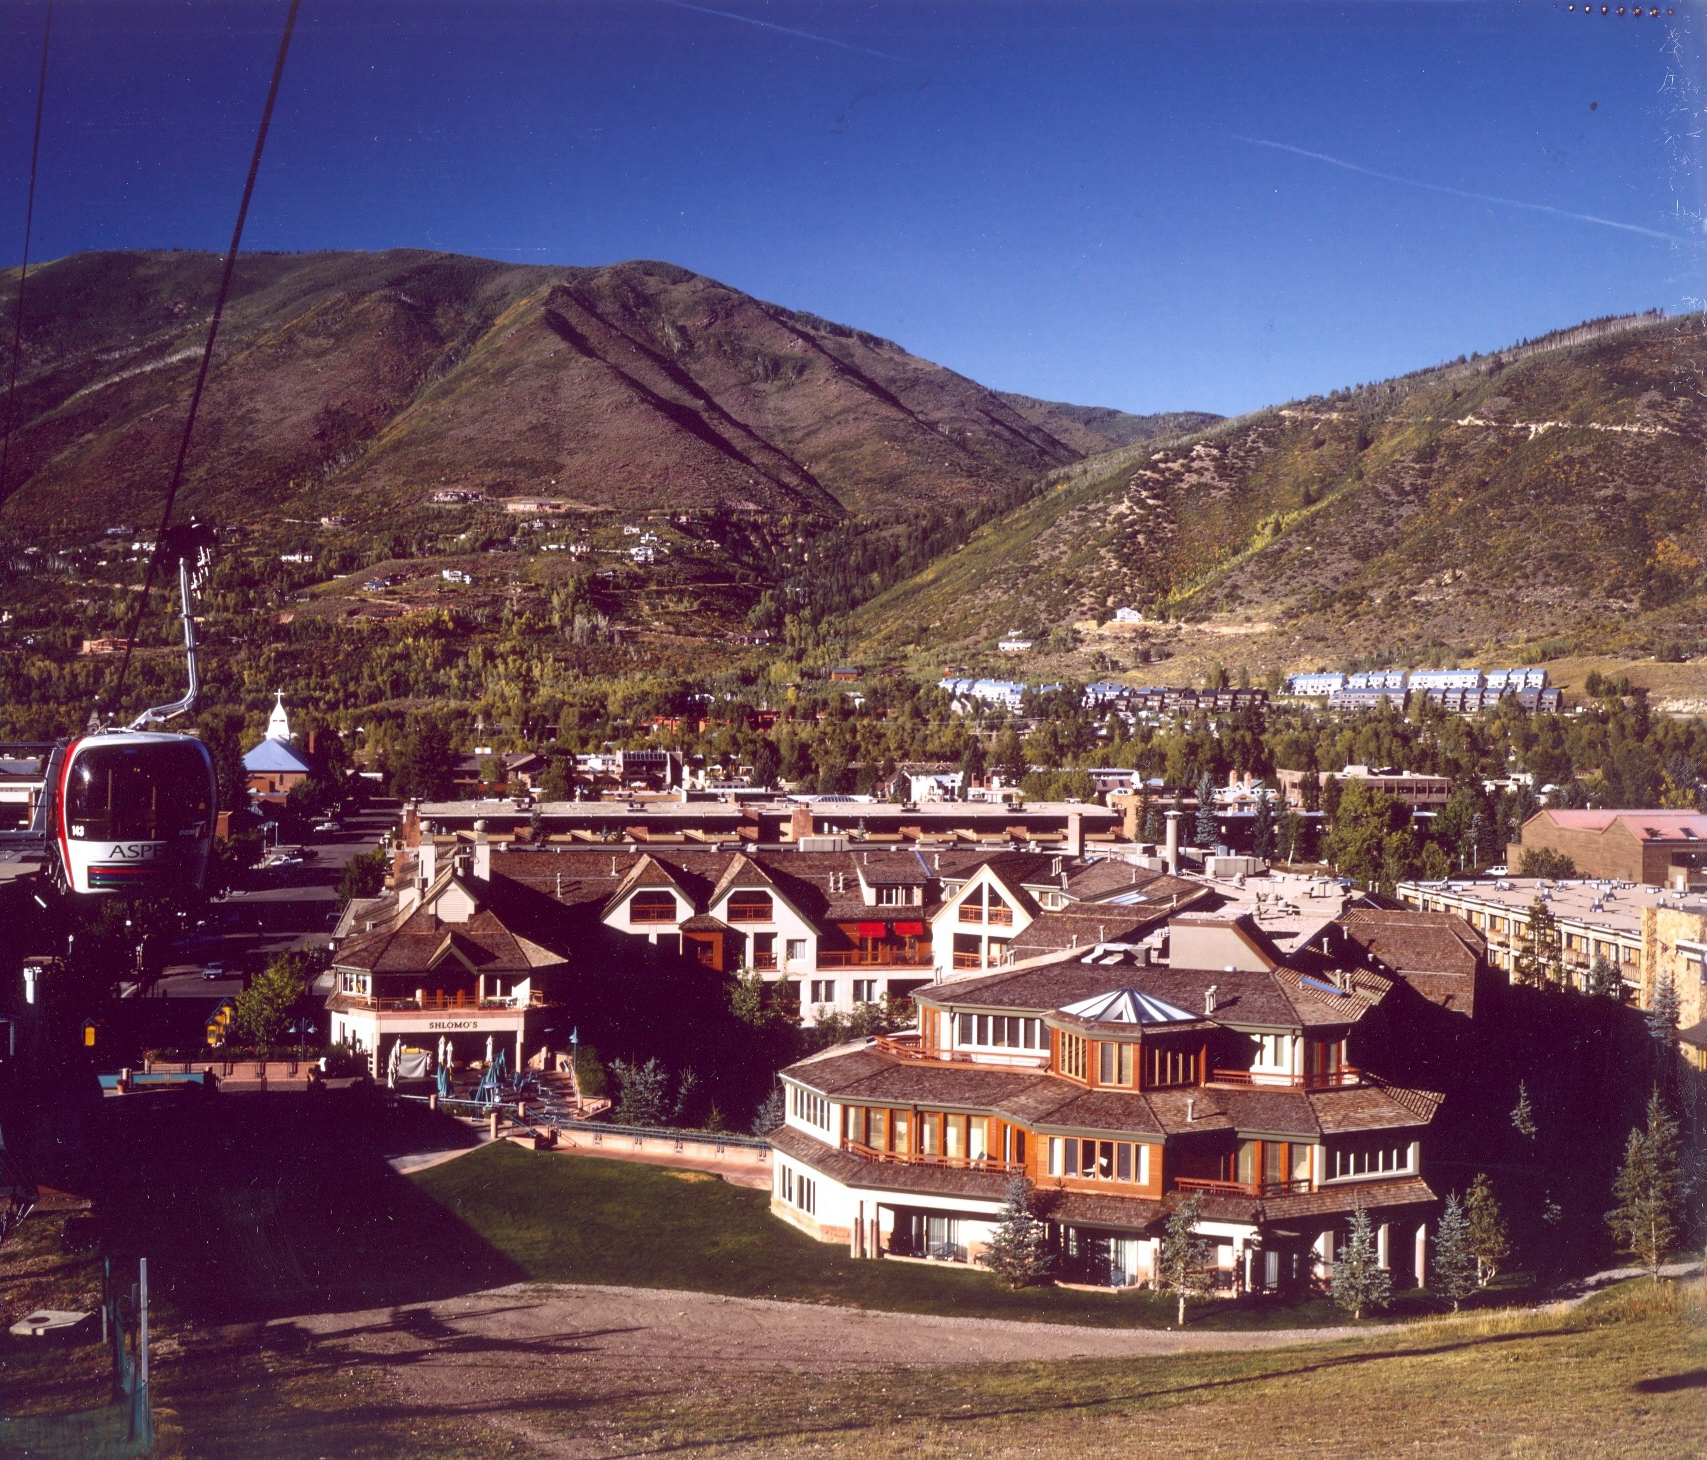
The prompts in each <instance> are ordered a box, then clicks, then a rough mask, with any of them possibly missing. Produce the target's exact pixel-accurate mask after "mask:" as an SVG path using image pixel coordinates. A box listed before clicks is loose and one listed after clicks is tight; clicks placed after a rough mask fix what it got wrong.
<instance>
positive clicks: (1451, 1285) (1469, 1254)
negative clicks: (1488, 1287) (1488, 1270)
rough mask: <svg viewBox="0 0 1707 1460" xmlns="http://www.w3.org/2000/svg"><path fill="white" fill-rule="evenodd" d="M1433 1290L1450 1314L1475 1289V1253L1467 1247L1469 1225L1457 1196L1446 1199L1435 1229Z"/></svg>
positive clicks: (1468, 1245)
mask: <svg viewBox="0 0 1707 1460" xmlns="http://www.w3.org/2000/svg"><path fill="white" fill-rule="evenodd" d="M1434 1289H1435V1291H1436V1292H1437V1293H1439V1294H1440V1296H1441V1297H1443V1298H1446V1299H1448V1300H1449V1301H1450V1302H1451V1304H1452V1311H1453V1312H1454V1313H1456V1312H1457V1311H1458V1305H1459V1304H1460V1303H1462V1302H1463V1301H1464V1299H1466V1298H1467V1297H1469V1296H1470V1294H1471V1293H1473V1292H1475V1290H1476V1254H1475V1253H1474V1252H1473V1251H1471V1248H1470V1222H1469V1219H1468V1218H1467V1217H1466V1216H1465V1215H1464V1203H1463V1202H1461V1201H1459V1199H1458V1193H1457V1192H1453V1193H1451V1195H1449V1196H1448V1197H1447V1198H1446V1205H1445V1206H1444V1207H1442V1208H1441V1212H1440V1221H1439V1223H1438V1224H1437V1225H1436V1227H1435V1229H1434Z"/></svg>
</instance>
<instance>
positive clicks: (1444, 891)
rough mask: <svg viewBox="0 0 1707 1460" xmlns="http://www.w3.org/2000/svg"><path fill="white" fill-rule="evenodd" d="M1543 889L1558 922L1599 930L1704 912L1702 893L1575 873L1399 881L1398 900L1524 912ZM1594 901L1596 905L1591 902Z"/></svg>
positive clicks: (1629, 928) (1706, 903)
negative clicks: (1652, 916) (1454, 901)
mask: <svg viewBox="0 0 1707 1460" xmlns="http://www.w3.org/2000/svg"><path fill="white" fill-rule="evenodd" d="M1542 892H1546V894H1547V898H1546V903H1547V908H1548V910H1549V911H1550V912H1551V913H1552V914H1553V916H1554V917H1555V918H1557V919H1559V920H1560V921H1568V922H1573V923H1581V924H1584V925H1585V926H1590V927H1597V928H1605V929H1607V930H1609V931H1611V932H1617V933H1625V934H1629V935H1631V936H1635V935H1636V934H1638V933H1639V932H1640V931H1641V926H1642V909H1643V908H1645V907H1658V906H1660V905H1661V903H1662V901H1663V903H1664V905H1665V906H1667V907H1674V908H1681V909H1683V910H1684V911H1686V912H1694V913H1698V914H1701V915H1702V916H1707V896H1704V895H1702V894H1699V893H1697V894H1695V895H1694V896H1691V897H1684V896H1681V895H1680V894H1678V893H1676V892H1668V891H1666V889H1665V888H1663V887H1646V886H1643V885H1642V884H1641V883H1638V882H1616V881H1613V880H1611V879H1607V878H1601V879H1595V878H1579V877H1553V878H1549V877H1501V878H1498V879H1497V880H1494V881H1485V880H1482V879H1480V878H1478V879H1463V880H1460V881H1455V882H1401V883H1400V884H1399V886H1398V894H1399V896H1400V898H1402V899H1404V898H1408V897H1419V896H1421V895H1422V894H1425V893H1426V894H1430V895H1432V896H1436V897H1441V896H1444V897H1453V898H1460V899H1463V900H1465V901H1467V902H1473V903H1476V904H1477V905H1479V906H1481V907H1485V908H1489V909H1493V908H1498V909H1501V910H1503V911H1506V912H1528V911H1529V905H1530V904H1531V903H1532V902H1534V901H1535V899H1536V898H1537V897H1539V896H1540V895H1541V893H1542ZM1596 903H1599V904H1600V906H1599V908H1598V909H1597V908H1596V907H1595V904H1596Z"/></svg>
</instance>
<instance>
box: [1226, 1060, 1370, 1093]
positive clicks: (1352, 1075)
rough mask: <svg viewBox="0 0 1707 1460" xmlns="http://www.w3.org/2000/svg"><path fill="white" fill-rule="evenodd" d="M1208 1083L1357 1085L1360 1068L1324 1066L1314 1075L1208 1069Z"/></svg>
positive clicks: (1284, 1087)
mask: <svg viewBox="0 0 1707 1460" xmlns="http://www.w3.org/2000/svg"><path fill="white" fill-rule="evenodd" d="M1209 1083H1210V1084H1211V1085H1243V1086H1248V1087H1254V1088H1256V1089H1259V1090H1335V1089H1341V1088H1343V1087H1345V1086H1348V1085H1361V1084H1362V1083H1363V1071H1362V1070H1358V1069H1353V1068H1352V1067H1351V1066H1350V1065H1347V1066H1346V1067H1345V1068H1344V1069H1339V1070H1326V1071H1323V1072H1321V1073H1318V1074H1314V1075H1282V1074H1278V1073H1276V1074H1269V1073H1267V1072H1266V1071H1253V1070H1211V1071H1210V1073H1209Z"/></svg>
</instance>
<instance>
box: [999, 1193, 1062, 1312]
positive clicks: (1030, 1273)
mask: <svg viewBox="0 0 1707 1460" xmlns="http://www.w3.org/2000/svg"><path fill="white" fill-rule="evenodd" d="M1033 1197H1034V1192H1033V1189H1032V1185H1031V1182H1030V1181H1029V1180H1028V1179H1027V1178H1026V1176H1025V1174H1024V1173H1023V1172H1021V1173H1018V1174H1016V1175H1015V1176H1014V1178H1013V1179H1012V1180H1011V1181H1009V1182H1008V1189H1007V1195H1006V1198H1005V1199H1004V1201H1003V1203H1002V1214H1001V1217H1000V1219H999V1221H998V1222H997V1224H996V1229H995V1231H994V1232H993V1233H992V1234H991V1237H990V1245H989V1246H988V1247H986V1248H985V1249H984V1262H985V1265H986V1266H988V1267H989V1268H990V1270H991V1271H992V1272H995V1273H998V1274H1000V1275H1001V1276H1002V1277H1003V1278H1005V1279H1006V1280H1007V1284H1008V1286H1009V1287H1010V1288H1023V1287H1026V1286H1027V1285H1029V1284H1031V1283H1035V1282H1041V1281H1042V1280H1043V1279H1044V1278H1046V1277H1048V1276H1049V1270H1050V1268H1051V1267H1052V1266H1053V1265H1054V1262H1055V1256H1054V1254H1053V1253H1052V1252H1050V1250H1049V1244H1048V1230H1047V1228H1045V1226H1044V1225H1043V1223H1042V1222H1040V1221H1039V1220H1038V1219H1037V1214H1036V1213H1035V1212H1034V1211H1033V1210H1032V1201H1033Z"/></svg>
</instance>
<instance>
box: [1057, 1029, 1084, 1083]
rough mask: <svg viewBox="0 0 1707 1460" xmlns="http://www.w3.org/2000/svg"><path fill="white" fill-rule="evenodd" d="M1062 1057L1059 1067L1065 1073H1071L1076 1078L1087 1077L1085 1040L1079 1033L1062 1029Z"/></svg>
mask: <svg viewBox="0 0 1707 1460" xmlns="http://www.w3.org/2000/svg"><path fill="white" fill-rule="evenodd" d="M1060 1038H1061V1057H1060V1061H1059V1068H1060V1071H1061V1073H1062V1074H1063V1075H1071V1076H1072V1077H1073V1078H1074V1079H1075V1080H1082V1079H1084V1078H1085V1041H1084V1040H1083V1039H1081V1038H1080V1037H1079V1036H1078V1035H1077V1034H1068V1033H1067V1032H1066V1031H1065V1030H1062V1031H1061V1036H1060Z"/></svg>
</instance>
